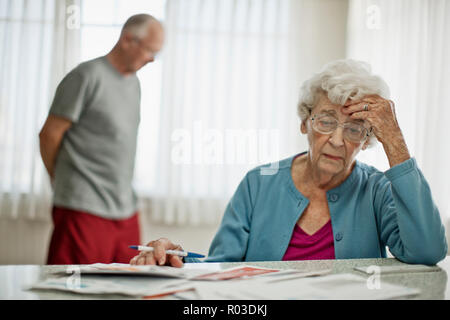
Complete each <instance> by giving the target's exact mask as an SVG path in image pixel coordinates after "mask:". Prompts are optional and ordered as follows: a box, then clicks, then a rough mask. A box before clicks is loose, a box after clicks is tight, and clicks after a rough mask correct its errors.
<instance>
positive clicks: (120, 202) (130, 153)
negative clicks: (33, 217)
mask: <svg viewBox="0 0 450 320" xmlns="http://www.w3.org/2000/svg"><path fill="white" fill-rule="evenodd" d="M140 98H141V92H140V84H139V80H138V78H137V77H136V75H131V76H127V77H124V76H123V75H122V74H120V73H119V72H118V70H116V69H115V68H114V67H113V66H112V65H111V64H110V62H109V61H108V60H107V58H106V57H100V58H97V59H94V60H90V61H87V62H84V63H81V64H80V65H78V66H77V67H76V68H75V69H74V70H72V71H71V72H70V73H68V74H67V75H66V77H65V78H64V79H63V80H62V81H61V83H60V84H59V86H58V88H57V90H56V94H55V97H54V100H53V103H52V106H51V108H50V114H52V115H56V116H61V117H64V118H67V119H70V120H71V121H72V122H73V125H72V127H71V128H70V129H69V130H68V131H67V132H66V134H65V135H64V138H63V140H62V143H61V147H60V151H59V153H58V156H57V159H56V164H55V181H54V197H53V204H54V205H55V206H61V207H66V208H71V209H75V210H80V211H87V212H89V213H92V214H95V215H98V216H101V217H105V218H109V219H124V218H128V217H130V216H131V215H132V214H133V213H134V212H135V211H136V208H137V205H136V203H137V201H136V195H135V193H134V191H133V188H132V179H133V172H134V162H135V156H136V141H137V132H138V126H139V121H140Z"/></svg>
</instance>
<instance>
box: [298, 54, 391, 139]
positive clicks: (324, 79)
mask: <svg viewBox="0 0 450 320" xmlns="http://www.w3.org/2000/svg"><path fill="white" fill-rule="evenodd" d="M322 94H326V95H327V97H328V99H329V100H330V101H331V102H332V103H334V104H338V105H344V104H345V102H347V100H348V99H351V100H358V99H361V98H363V97H364V96H367V95H372V94H376V95H379V96H380V97H383V98H385V99H389V96H390V93H389V87H388V85H387V84H386V82H385V81H384V80H383V79H382V78H380V77H379V76H377V75H374V74H373V73H372V72H371V68H370V65H369V64H368V63H366V62H363V61H357V60H352V59H343V60H337V61H333V62H330V63H328V64H326V65H325V66H324V67H323V68H322V70H321V71H320V72H319V73H316V74H314V75H313V76H312V77H311V78H310V79H308V80H306V81H305V82H304V83H303V85H302V87H301V89H300V99H299V102H298V105H297V112H298V115H299V117H300V119H301V120H302V121H305V120H306V119H307V118H308V117H309V116H310V115H311V110H312V109H313V108H314V107H315V106H316V104H317V102H318V101H319V98H320V96H321V95H322ZM375 142H376V138H375V137H374V136H373V135H372V136H371V137H370V141H369V146H373V145H374V144H375Z"/></svg>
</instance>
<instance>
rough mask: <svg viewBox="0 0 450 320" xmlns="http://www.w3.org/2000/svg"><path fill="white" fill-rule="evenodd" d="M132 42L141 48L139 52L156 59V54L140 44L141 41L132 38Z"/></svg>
mask: <svg viewBox="0 0 450 320" xmlns="http://www.w3.org/2000/svg"><path fill="white" fill-rule="evenodd" d="M133 41H135V42H136V43H137V44H138V45H139V47H140V48H141V50H143V51H144V52H145V53H146V54H147V55H149V56H150V57H152V58H154V59H156V57H157V56H158V52H154V51H152V50H151V49H150V48H149V47H148V46H145V45H144V44H143V43H142V40H141V39H139V38H137V37H134V38H133Z"/></svg>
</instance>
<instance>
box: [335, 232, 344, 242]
mask: <svg viewBox="0 0 450 320" xmlns="http://www.w3.org/2000/svg"><path fill="white" fill-rule="evenodd" d="M343 237H344V236H343V235H342V233H340V232H338V233H336V237H335V239H336V241H341V240H342V238H343Z"/></svg>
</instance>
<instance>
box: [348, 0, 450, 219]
mask: <svg viewBox="0 0 450 320" xmlns="http://www.w3.org/2000/svg"><path fill="white" fill-rule="evenodd" d="M449 16H450V2H449V1H447V0H429V1H427V0H396V1H390V0H378V1H377V0H354V1H350V4H349V19H348V39H347V44H348V47H347V55H348V57H351V58H354V59H360V60H365V61H367V62H369V63H370V64H371V65H372V67H373V70H374V71H375V72H376V73H378V74H379V75H381V76H382V77H383V78H384V79H385V80H386V81H387V83H388V85H389V86H390V88H391V99H392V100H393V101H394V102H395V104H396V111H397V117H398V120H399V123H400V126H401V128H402V131H403V134H404V136H405V138H406V142H407V144H408V147H409V150H410V152H411V154H412V156H414V157H415V158H416V159H417V162H418V164H419V166H420V168H421V169H422V171H423V173H424V175H425V177H426V178H427V180H428V182H429V183H430V187H431V190H432V194H433V197H434V199H435V201H436V203H437V205H438V207H439V209H440V212H441V215H442V218H443V221H444V222H445V221H447V225H448V219H449V218H450V198H449V195H450V166H449V163H450V144H449V142H448V136H447V134H448V132H447V130H448V127H447V126H448V120H449V119H450V108H449V106H450V95H449V90H448V89H449V88H450V41H449V39H450V21H449V19H448V17H449ZM360 159H361V160H363V161H365V162H368V163H371V164H373V165H375V166H377V167H379V168H383V169H386V168H388V163H387V160H386V157H385V155H384V151H383V149H382V147H381V145H378V147H377V148H375V149H374V150H370V151H364V152H362V153H361V156H360Z"/></svg>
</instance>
